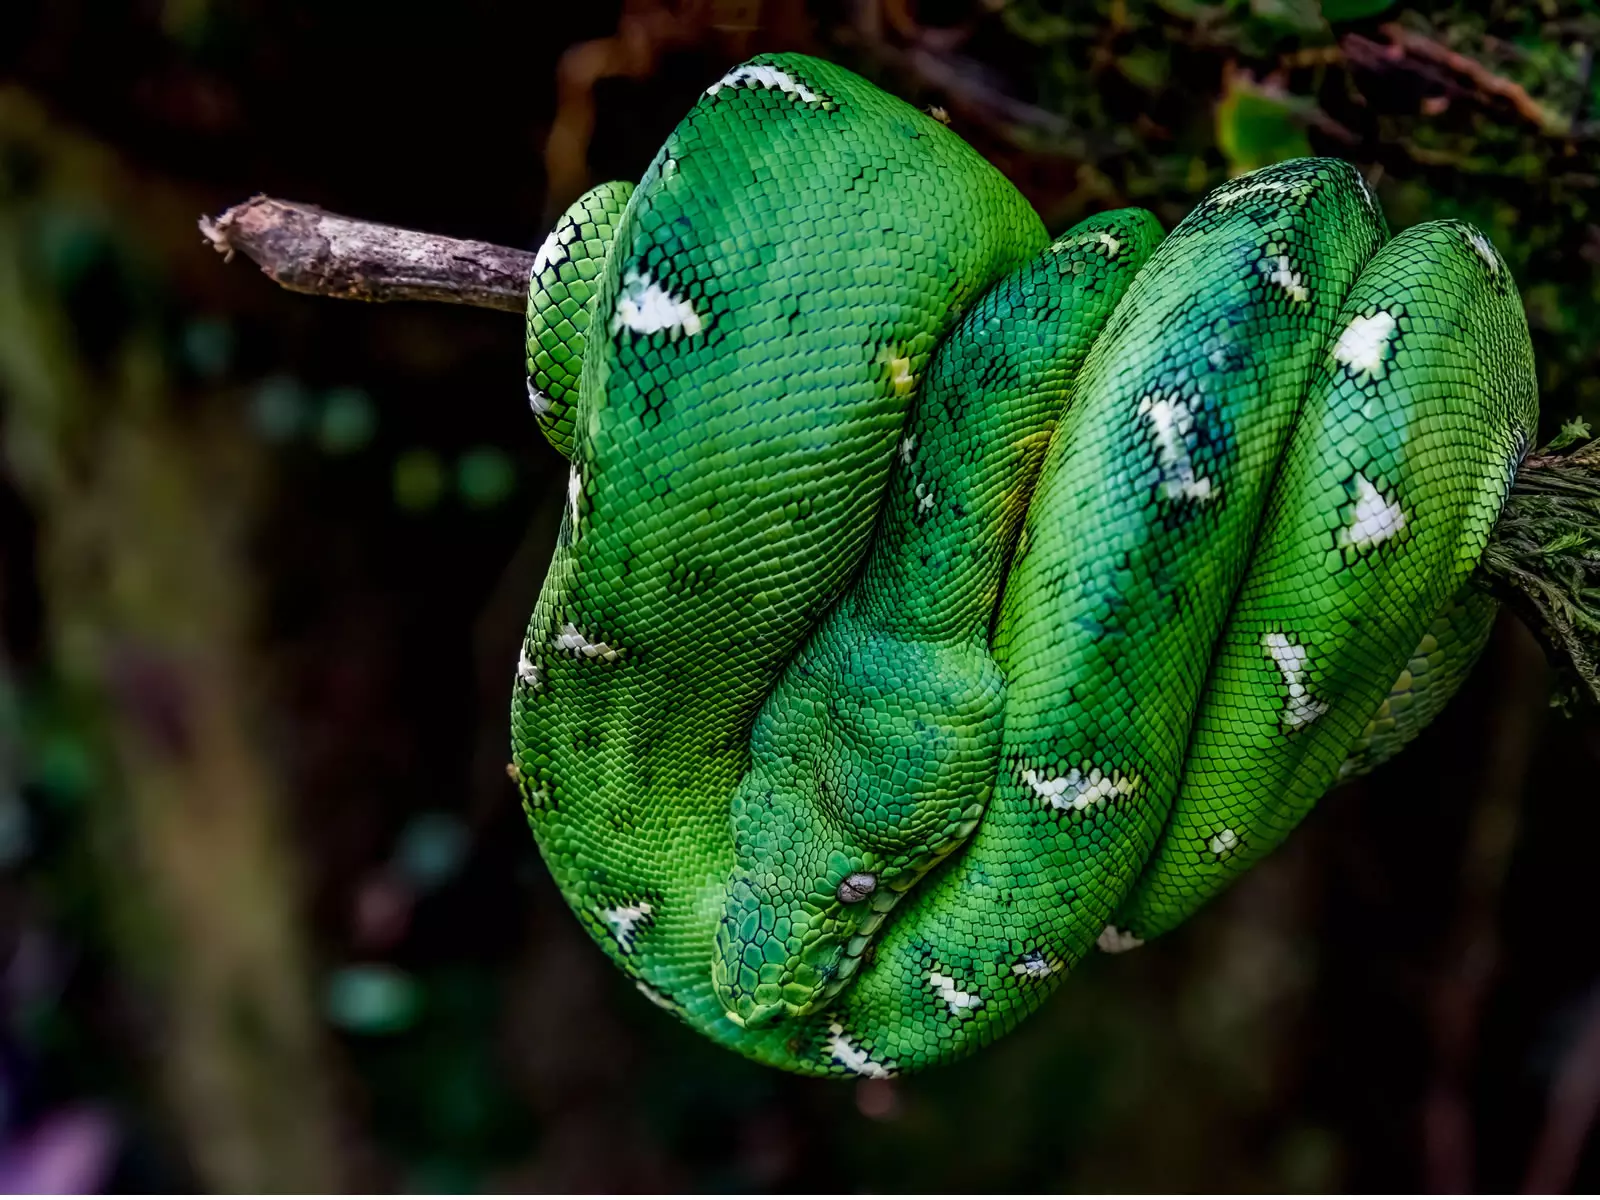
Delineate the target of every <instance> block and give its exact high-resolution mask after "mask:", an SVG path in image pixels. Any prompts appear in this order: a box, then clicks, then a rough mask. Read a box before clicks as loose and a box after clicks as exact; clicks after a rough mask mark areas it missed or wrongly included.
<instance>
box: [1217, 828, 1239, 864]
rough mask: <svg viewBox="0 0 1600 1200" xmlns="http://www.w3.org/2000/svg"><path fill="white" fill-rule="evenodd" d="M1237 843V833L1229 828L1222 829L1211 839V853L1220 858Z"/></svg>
mask: <svg viewBox="0 0 1600 1200" xmlns="http://www.w3.org/2000/svg"><path fill="white" fill-rule="evenodd" d="M1238 844H1239V835H1238V834H1237V833H1235V832H1234V831H1233V830H1231V829H1224V830H1223V831H1222V832H1221V833H1219V834H1217V836H1216V837H1214V838H1212V839H1211V853H1213V854H1215V855H1216V856H1217V857H1218V858H1221V857H1222V856H1223V855H1224V854H1227V853H1228V852H1229V851H1231V850H1232V849H1233V848H1234V847H1236V846H1237V845H1238Z"/></svg>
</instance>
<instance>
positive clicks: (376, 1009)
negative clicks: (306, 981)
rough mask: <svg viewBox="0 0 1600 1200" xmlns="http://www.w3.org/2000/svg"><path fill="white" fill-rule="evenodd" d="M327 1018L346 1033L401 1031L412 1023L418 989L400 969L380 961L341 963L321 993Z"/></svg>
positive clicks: (419, 998) (418, 1002)
mask: <svg viewBox="0 0 1600 1200" xmlns="http://www.w3.org/2000/svg"><path fill="white" fill-rule="evenodd" d="M323 1010H324V1012H326V1014H327V1017H328V1021H329V1023H330V1024H332V1025H334V1026H335V1027H336V1028H339V1029H343V1030H344V1031H345V1032H347V1033H359V1034H366V1035H368V1036H378V1035H383V1034H391V1033H402V1032H404V1031H405V1030H407V1029H410V1028H411V1027H412V1026H413V1025H414V1024H416V1021H417V1017H418V1015H419V1014H420V1013H421V1011H422V990H421V989H420V988H419V987H418V986H417V982H416V980H414V979H412V978H411V976H410V975H407V974H406V973H405V972H404V971H401V970H399V969H398V968H396V967H391V966H387V965H383V964H365V965H354V966H348V967H341V968H339V969H338V970H337V971H335V972H334V973H333V974H332V975H331V976H330V977H329V979H328V986H327V991H326V993H325V995H324V997H323Z"/></svg>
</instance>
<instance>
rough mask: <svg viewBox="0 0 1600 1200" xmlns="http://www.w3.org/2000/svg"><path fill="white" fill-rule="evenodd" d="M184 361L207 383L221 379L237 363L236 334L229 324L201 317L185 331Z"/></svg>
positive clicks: (188, 325) (187, 326) (185, 327)
mask: <svg viewBox="0 0 1600 1200" xmlns="http://www.w3.org/2000/svg"><path fill="white" fill-rule="evenodd" d="M183 361H184V362H185V364H187V365H188V367H189V369H190V370H191V371H193V372H194V373H195V374H196V375H199V376H200V377H201V378H203V379H219V378H221V377H222V376H223V375H225V374H226V373H227V370H228V364H229V363H231V362H232V361H233V330H232V329H231V328H229V326H228V323H227V322H226V321H221V320H217V319H215V318H211V317H200V318H198V319H196V320H193V321H190V322H189V323H188V324H187V325H185V326H184V327H183Z"/></svg>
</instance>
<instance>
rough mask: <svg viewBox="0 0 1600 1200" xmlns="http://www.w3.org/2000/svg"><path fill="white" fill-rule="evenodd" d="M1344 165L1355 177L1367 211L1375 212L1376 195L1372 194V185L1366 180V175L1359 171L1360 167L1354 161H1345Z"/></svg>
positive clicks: (1376, 206) (1376, 208) (1376, 204)
mask: <svg viewBox="0 0 1600 1200" xmlns="http://www.w3.org/2000/svg"><path fill="white" fill-rule="evenodd" d="M1345 166H1347V167H1349V168H1350V174H1352V175H1354V176H1355V177H1356V187H1357V188H1358V189H1359V190H1360V192H1361V198H1362V199H1363V200H1365V201H1366V202H1367V211H1368V212H1370V213H1373V214H1376V213H1377V211H1378V201H1377V197H1375V196H1374V195H1373V194H1372V185H1371V184H1370V183H1368V182H1367V177H1366V176H1365V175H1363V174H1362V173H1361V169H1360V168H1359V167H1357V166H1356V165H1355V163H1351V162H1347V163H1345Z"/></svg>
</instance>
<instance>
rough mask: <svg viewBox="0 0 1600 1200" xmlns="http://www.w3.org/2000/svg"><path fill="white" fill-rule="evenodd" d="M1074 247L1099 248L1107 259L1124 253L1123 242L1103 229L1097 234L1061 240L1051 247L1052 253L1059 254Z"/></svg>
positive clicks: (1075, 235)
mask: <svg viewBox="0 0 1600 1200" xmlns="http://www.w3.org/2000/svg"><path fill="white" fill-rule="evenodd" d="M1074 246H1099V247H1100V249H1102V250H1103V251H1105V255H1106V257H1107V258H1115V257H1116V256H1117V255H1118V254H1120V253H1121V252H1122V242H1121V240H1119V239H1118V238H1115V237H1113V236H1112V235H1111V234H1109V233H1107V232H1105V230H1103V229H1102V230H1099V231H1097V232H1095V233H1079V234H1074V235H1073V236H1071V237H1064V238H1061V239H1060V240H1059V241H1057V242H1056V244H1055V245H1053V246H1051V247H1050V250H1051V252H1052V253H1055V254H1059V253H1060V252H1061V251H1063V250H1070V249H1072V247H1074Z"/></svg>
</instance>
